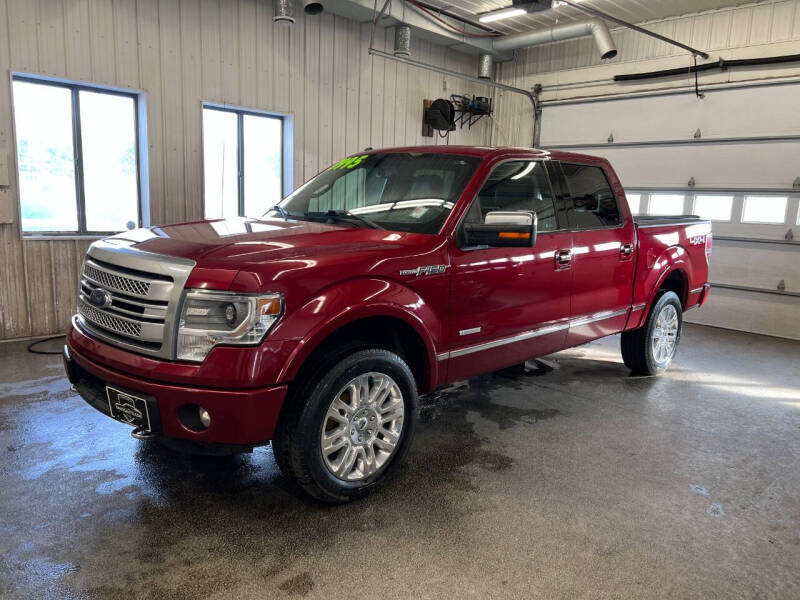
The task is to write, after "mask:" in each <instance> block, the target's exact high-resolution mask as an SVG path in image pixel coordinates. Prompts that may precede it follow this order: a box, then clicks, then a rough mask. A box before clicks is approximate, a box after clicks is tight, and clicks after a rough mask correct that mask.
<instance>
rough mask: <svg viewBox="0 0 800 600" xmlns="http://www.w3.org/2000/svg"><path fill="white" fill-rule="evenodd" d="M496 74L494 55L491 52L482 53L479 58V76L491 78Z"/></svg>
mask: <svg viewBox="0 0 800 600" xmlns="http://www.w3.org/2000/svg"><path fill="white" fill-rule="evenodd" d="M492 75H494V57H493V56H492V55H491V54H481V56H480V58H479V59H478V77H479V78H481V79H491V78H492Z"/></svg>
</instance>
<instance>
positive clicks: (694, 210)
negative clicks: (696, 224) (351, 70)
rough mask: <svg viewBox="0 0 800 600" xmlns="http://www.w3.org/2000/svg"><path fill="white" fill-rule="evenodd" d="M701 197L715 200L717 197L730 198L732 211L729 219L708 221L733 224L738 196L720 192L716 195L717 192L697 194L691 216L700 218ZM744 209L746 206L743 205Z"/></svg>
mask: <svg viewBox="0 0 800 600" xmlns="http://www.w3.org/2000/svg"><path fill="white" fill-rule="evenodd" d="M701 196H702V197H704V198H709V197H712V198H713V197H715V196H716V197H718V198H730V199H731V210H730V214H729V216H728V218H727V219H707V220H708V221H711V222H712V223H733V215H734V209H735V208H736V194H733V193H724V192H719V193H716V192H715V193H710V192H701V193H697V194H692V211H691V214H693V215H697V216H700V215H699V213H698V212H697V199H698V198H699V197H701ZM742 207H744V204H742ZM700 218H701V219H705V217H703V216H700Z"/></svg>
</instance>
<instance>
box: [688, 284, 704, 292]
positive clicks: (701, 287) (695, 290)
mask: <svg viewBox="0 0 800 600" xmlns="http://www.w3.org/2000/svg"><path fill="white" fill-rule="evenodd" d="M704 288H705V286H702V285H701V286H700V287H699V288H694V289H693V290H691V291H690V292H689V293H690V294H699V293H700V292H702V291H703V289H704Z"/></svg>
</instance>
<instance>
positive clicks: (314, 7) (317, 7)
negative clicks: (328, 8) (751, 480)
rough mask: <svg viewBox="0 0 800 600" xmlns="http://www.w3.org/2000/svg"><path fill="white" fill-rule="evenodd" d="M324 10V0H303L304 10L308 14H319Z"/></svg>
mask: <svg viewBox="0 0 800 600" xmlns="http://www.w3.org/2000/svg"><path fill="white" fill-rule="evenodd" d="M324 10H325V4H323V0H303V12H305V13H306V14H307V15H318V14H320V13H321V12H322V11H324Z"/></svg>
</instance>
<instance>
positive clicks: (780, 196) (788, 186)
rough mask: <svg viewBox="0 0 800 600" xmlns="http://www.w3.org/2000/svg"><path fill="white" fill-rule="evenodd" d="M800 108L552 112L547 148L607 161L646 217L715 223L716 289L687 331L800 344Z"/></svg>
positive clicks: (752, 102)
mask: <svg viewBox="0 0 800 600" xmlns="http://www.w3.org/2000/svg"><path fill="white" fill-rule="evenodd" d="M798 98H800V82H780V83H769V84H766V83H764V84H758V85H752V84H751V85H748V86H744V85H739V86H730V87H727V88H718V89H714V90H712V91H706V92H705V96H704V98H702V99H700V98H698V97H697V96H696V95H695V94H694V91H693V90H681V91H679V92H676V91H669V92H660V93H655V94H643V95H638V96H630V97H625V98H614V99H611V98H601V99H592V100H581V101H564V102H553V103H549V104H548V103H545V105H544V110H543V115H542V123H541V132H542V133H541V146H542V147H543V148H549V149H560V150H572V151H575V152H585V153H587V154H595V155H599V156H604V157H606V158H608V159H609V160H610V161H611V162H612V164H613V165H614V166H615V168H616V169H617V171H618V173H619V175H620V178H621V179H622V182H623V185H624V186H625V188H626V190H627V191H628V194H629V198H630V200H631V204H632V206H633V208H634V209H635V210H636V211H637V212H639V213H640V214H677V213H679V212H683V213H697V214H701V215H702V216H706V217H709V218H712V219H713V220H714V235H715V247H714V255H713V260H712V266H711V275H710V278H711V281H712V283H714V284H716V289H715V290H714V293H713V295H712V300H710V301H709V304H708V305H707V307H706V308H704V309H703V310H701V311H697V312H695V313H689V314H688V315H687V320H689V321H694V322H700V323H706V324H710V325H717V326H721V327H728V328H732V329H739V330H744V331H751V332H755V333H765V334H769V335H777V336H782V337H790V338H794V339H800V319H798V315H799V314H800V310H798V309H800V242H798V241H795V239H797V240H800V235H798V234H800V229H799V228H798V224H800V220H799V219H800V215H799V214H798V212H799V211H798V198H799V197H800V110H798V108H797V107H798ZM609 140H610V141H609Z"/></svg>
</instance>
